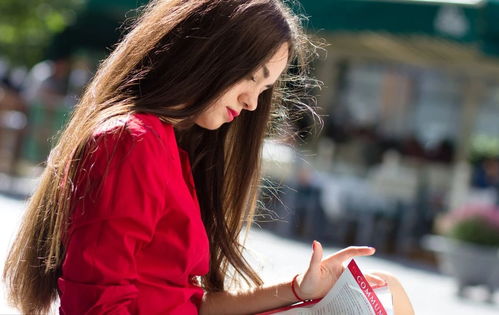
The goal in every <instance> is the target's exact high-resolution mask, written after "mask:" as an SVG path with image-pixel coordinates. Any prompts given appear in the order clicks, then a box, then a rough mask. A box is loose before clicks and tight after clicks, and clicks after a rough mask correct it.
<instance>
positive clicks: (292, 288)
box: [291, 274, 306, 302]
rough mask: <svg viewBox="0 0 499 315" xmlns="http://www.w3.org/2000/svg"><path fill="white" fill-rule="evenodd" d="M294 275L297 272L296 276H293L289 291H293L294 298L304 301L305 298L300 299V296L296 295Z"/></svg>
mask: <svg viewBox="0 0 499 315" xmlns="http://www.w3.org/2000/svg"><path fill="white" fill-rule="evenodd" d="M296 277H298V274H296V276H295V277H294V278H293V281H291V291H293V294H294V296H295V298H297V299H298V300H299V301H301V302H305V301H306V300H304V299H302V298H301V297H299V296H298V294H296V290H295V282H296Z"/></svg>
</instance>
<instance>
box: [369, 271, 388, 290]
mask: <svg viewBox="0 0 499 315" xmlns="http://www.w3.org/2000/svg"><path fill="white" fill-rule="evenodd" d="M364 276H365V277H366V279H367V281H368V282H369V284H370V285H371V286H373V287H382V286H385V285H386V284H387V283H386V281H385V280H383V279H381V278H380V277H378V276H376V275H374V274H370V273H366V274H364Z"/></svg>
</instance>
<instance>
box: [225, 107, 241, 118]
mask: <svg viewBox="0 0 499 315" xmlns="http://www.w3.org/2000/svg"><path fill="white" fill-rule="evenodd" d="M227 113H228V114H229V118H230V120H233V119H234V118H236V117H237V116H239V113H238V112H236V111H235V110H233V109H231V108H229V107H227Z"/></svg>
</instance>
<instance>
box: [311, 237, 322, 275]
mask: <svg viewBox="0 0 499 315" xmlns="http://www.w3.org/2000/svg"><path fill="white" fill-rule="evenodd" d="M312 250H313V252H312V258H310V268H311V269H313V268H317V267H318V266H320V264H321V261H322V254H323V251H322V245H321V243H319V242H317V241H314V242H313V243H312Z"/></svg>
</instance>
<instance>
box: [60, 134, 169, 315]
mask: <svg viewBox="0 0 499 315" xmlns="http://www.w3.org/2000/svg"><path fill="white" fill-rule="evenodd" d="M92 151H93V152H92V153H91V154H88V156H87V158H86V160H85V161H84V162H83V163H82V164H83V165H82V167H81V168H80V170H79V173H78V179H77V185H76V192H75V195H74V196H75V197H74V199H73V202H74V204H75V206H74V207H73V212H72V216H71V221H70V227H69V229H68V238H67V243H66V255H65V260H64V263H63V266H62V276H61V277H60V278H59V279H58V285H59V294H60V300H61V306H60V311H61V314H103V313H105V314H108V313H110V314H129V313H134V303H135V302H134V301H135V299H136V298H137V296H138V291H137V288H136V287H135V285H134V283H135V282H136V279H137V266H136V262H135V254H136V253H137V251H138V250H140V248H141V247H142V246H144V245H146V244H147V243H148V242H150V241H151V239H152V237H153V234H154V231H155V225H156V223H157V221H158V219H159V216H160V213H161V211H162V209H164V206H165V205H164V199H165V198H164V196H165V195H164V190H165V188H164V187H165V182H166V181H168V178H165V175H164V174H165V169H164V168H165V166H164V165H165V164H166V163H164V159H165V149H164V147H163V146H162V143H161V142H160V141H159V138H158V137H157V136H156V135H155V134H152V133H151V132H150V131H149V132H145V133H142V134H134V133H131V132H130V131H129V130H125V131H124V132H122V133H121V134H119V133H115V134H111V133H107V134H104V135H101V136H99V137H98V138H97V140H96V146H95V150H92Z"/></svg>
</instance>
